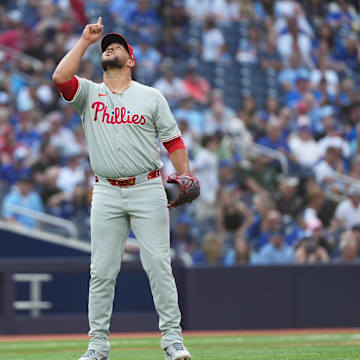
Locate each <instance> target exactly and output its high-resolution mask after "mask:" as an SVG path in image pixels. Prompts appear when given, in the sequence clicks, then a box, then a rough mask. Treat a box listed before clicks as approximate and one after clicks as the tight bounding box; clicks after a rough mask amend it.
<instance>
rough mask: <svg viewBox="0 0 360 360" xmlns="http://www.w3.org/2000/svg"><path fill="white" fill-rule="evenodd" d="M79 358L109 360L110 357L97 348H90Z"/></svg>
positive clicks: (84, 359) (83, 359)
mask: <svg viewBox="0 0 360 360" xmlns="http://www.w3.org/2000/svg"><path fill="white" fill-rule="evenodd" d="M79 360H109V358H108V357H107V356H104V355H101V354H100V353H98V352H97V351H95V350H92V349H89V350H88V351H86V353H85V354H84V355H83V356H82V357H81V358H80V359H79Z"/></svg>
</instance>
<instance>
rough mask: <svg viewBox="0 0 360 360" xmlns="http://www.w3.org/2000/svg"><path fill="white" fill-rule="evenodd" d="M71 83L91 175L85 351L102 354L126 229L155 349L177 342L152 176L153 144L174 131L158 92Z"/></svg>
mask: <svg viewBox="0 0 360 360" xmlns="http://www.w3.org/2000/svg"><path fill="white" fill-rule="evenodd" d="M78 80H79V87H78V90H77V92H76V94H75V96H74V98H73V100H72V101H70V103H71V104H73V106H74V107H75V109H76V110H77V111H78V112H79V113H80V115H81V119H82V124H83V128H84V132H85V136H86V140H87V144H88V148H89V156H90V163H91V167H92V169H93V171H94V172H95V174H96V175H97V181H96V182H95V185H94V191H93V199H92V209H91V251H92V252H91V270H90V274H91V280H90V289H89V323H90V331H89V335H90V336H91V337H92V339H91V340H90V345H89V347H90V348H91V349H94V350H96V351H98V352H100V353H102V354H103V355H106V356H107V355H108V354H109V351H110V346H109V343H108V340H107V339H108V336H109V326H110V317H111V313H112V304H113V299H114V289H115V282H116V278H117V275H118V273H119V271H120V265H121V259H122V256H123V252H124V244H125V241H126V239H127V237H128V234H129V230H130V228H131V229H132V231H133V232H134V234H135V236H136V238H137V240H138V241H139V244H140V258H141V261H142V264H143V267H144V269H145V271H146V273H147V275H148V277H149V281H150V285H151V290H152V294H153V299H154V303H155V307H156V310H157V313H158V315H159V328H160V330H161V331H162V341H161V346H162V347H163V348H166V347H167V346H169V345H170V344H172V343H174V342H182V335H181V328H180V311H179V307H178V298H177V290H176V285H175V281H174V278H173V275H172V272H171V265H170V251H169V250H170V246H169V244H170V239H169V213H168V209H167V198H166V193H165V190H164V186H163V184H162V180H161V177H159V176H158V172H156V173H153V172H152V171H153V170H157V169H160V168H161V166H162V164H161V161H160V150H159V146H158V139H159V140H160V141H162V142H166V141H170V140H172V139H174V138H176V137H178V136H180V131H179V128H178V126H177V124H176V122H175V119H174V117H173V116H172V114H171V111H170V109H169V106H168V104H167V102H166V100H165V98H164V97H163V95H162V94H161V93H160V92H159V91H158V90H156V89H154V88H151V87H148V86H144V85H141V84H139V83H137V82H136V81H132V82H131V84H130V86H129V87H128V88H127V89H126V90H125V91H124V92H123V93H121V94H117V93H113V92H112V91H111V90H110V89H109V88H108V87H107V86H106V85H105V84H104V83H101V84H96V83H93V82H91V81H89V80H86V79H82V78H78ZM150 172H152V173H150ZM149 173H150V176H149ZM154 174H155V175H154ZM135 176H136V178H135V179H131V180H129V179H119V180H118V181H119V182H121V181H125V182H126V184H129V185H131V186H125V187H118V186H114V185H112V183H113V184H115V185H116V180H115V182H114V181H112V180H111V179H118V178H127V177H135ZM109 179H110V181H109Z"/></svg>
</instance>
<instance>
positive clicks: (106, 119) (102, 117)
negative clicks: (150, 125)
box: [91, 94, 146, 125]
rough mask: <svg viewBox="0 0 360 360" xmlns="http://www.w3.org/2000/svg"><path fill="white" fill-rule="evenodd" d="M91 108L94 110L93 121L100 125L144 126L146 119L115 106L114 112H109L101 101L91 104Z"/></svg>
mask: <svg viewBox="0 0 360 360" xmlns="http://www.w3.org/2000/svg"><path fill="white" fill-rule="evenodd" d="M99 96H100V94H99ZM91 108H92V109H95V114H94V119H93V120H94V121H98V120H99V121H101V122H102V123H106V124H112V125H120V124H134V125H145V123H146V118H145V116H144V115H140V114H131V113H130V110H127V109H126V107H125V106H122V107H118V106H116V107H115V108H114V110H112V111H111V110H109V111H108V107H107V106H106V105H105V104H104V103H103V102H102V101H95V102H93V103H92V104H91Z"/></svg>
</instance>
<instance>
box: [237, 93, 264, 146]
mask: <svg viewBox="0 0 360 360" xmlns="http://www.w3.org/2000/svg"><path fill="white" fill-rule="evenodd" d="M266 110H268V108H267V109H266ZM237 117H238V118H239V119H241V121H242V122H243V123H244V125H245V127H246V129H247V131H248V132H249V133H250V134H251V136H252V138H253V139H254V140H257V139H258V138H259V137H260V136H261V135H262V132H263V127H264V125H263V124H262V123H261V122H260V118H259V113H258V111H257V107H256V102H255V99H254V98H253V97H252V96H244V98H243V103H242V107H241V108H240V109H239V110H238V113H237Z"/></svg>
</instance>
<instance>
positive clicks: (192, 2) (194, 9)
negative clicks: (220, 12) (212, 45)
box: [185, 0, 212, 22]
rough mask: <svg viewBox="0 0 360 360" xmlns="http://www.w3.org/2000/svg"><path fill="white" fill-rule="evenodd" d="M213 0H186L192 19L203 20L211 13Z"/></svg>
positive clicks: (186, 6) (187, 10)
mask: <svg viewBox="0 0 360 360" xmlns="http://www.w3.org/2000/svg"><path fill="white" fill-rule="evenodd" d="M211 3H212V1H211V0H185V9H186V12H187V14H188V15H189V16H190V18H191V19H193V20H195V21H198V22H203V21H205V19H206V18H207V17H208V16H209V14H210V9H211V7H210V6H211Z"/></svg>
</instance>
